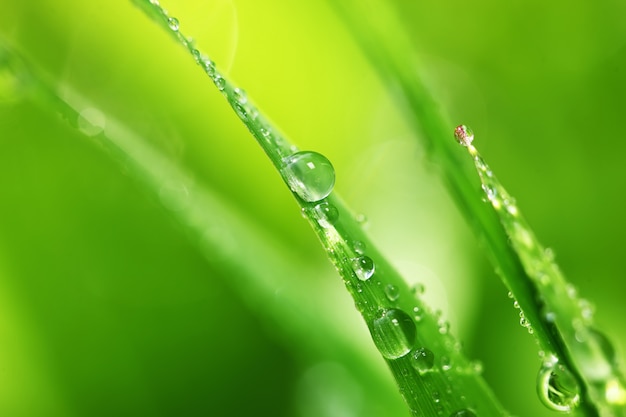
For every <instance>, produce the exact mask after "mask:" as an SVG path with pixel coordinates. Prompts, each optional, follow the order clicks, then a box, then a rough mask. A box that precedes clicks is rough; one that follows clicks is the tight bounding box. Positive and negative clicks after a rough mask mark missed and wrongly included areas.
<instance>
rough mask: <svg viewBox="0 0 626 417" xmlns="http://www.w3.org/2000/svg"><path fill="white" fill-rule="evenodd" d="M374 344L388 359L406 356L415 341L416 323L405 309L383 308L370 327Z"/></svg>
mask: <svg viewBox="0 0 626 417" xmlns="http://www.w3.org/2000/svg"><path fill="white" fill-rule="evenodd" d="M370 331H371V333H372V339H373V340H374V344H375V345H376V347H377V348H378V350H379V351H380V353H381V354H382V355H383V356H384V357H385V358H387V359H397V358H401V357H403V356H405V355H406V354H407V353H409V352H410V351H411V349H412V348H413V344H414V343H415V335H416V329H415V323H413V320H411V317H409V315H408V314H406V313H405V312H404V311H402V310H399V309H396V308H391V309H388V310H383V311H382V312H381V315H380V317H378V318H376V319H375V320H374V321H373V323H372V326H371V329H370Z"/></svg>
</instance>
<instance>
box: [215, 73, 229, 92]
mask: <svg viewBox="0 0 626 417" xmlns="http://www.w3.org/2000/svg"><path fill="white" fill-rule="evenodd" d="M213 82H214V83H215V86H216V87H217V89H218V90H220V91H224V89H225V88H226V80H225V79H224V77H222V76H221V75H217V74H216V75H215V77H214V78H213Z"/></svg>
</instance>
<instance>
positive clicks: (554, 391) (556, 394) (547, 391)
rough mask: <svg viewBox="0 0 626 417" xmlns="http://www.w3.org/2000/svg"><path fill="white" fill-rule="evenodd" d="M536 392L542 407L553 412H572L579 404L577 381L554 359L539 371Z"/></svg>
mask: <svg viewBox="0 0 626 417" xmlns="http://www.w3.org/2000/svg"><path fill="white" fill-rule="evenodd" d="M537 391H538V394H539V398H540V399H541V401H542V402H543V403H544V405H545V406H546V407H548V408H550V409H552V410H555V411H564V412H569V411H572V410H573V409H575V408H576V407H577V406H578V404H579V402H580V394H579V391H580V387H579V386H578V381H576V378H575V377H574V375H572V373H571V372H570V371H569V370H568V369H567V368H566V367H565V366H563V365H562V364H560V363H558V360H556V358H554V357H551V358H550V359H549V360H548V361H546V363H544V365H543V366H542V367H541V369H540V370H539V375H538V378H537Z"/></svg>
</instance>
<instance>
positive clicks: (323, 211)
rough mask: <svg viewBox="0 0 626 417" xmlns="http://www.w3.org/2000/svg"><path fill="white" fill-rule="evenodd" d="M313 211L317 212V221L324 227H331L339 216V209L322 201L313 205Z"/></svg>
mask: <svg viewBox="0 0 626 417" xmlns="http://www.w3.org/2000/svg"><path fill="white" fill-rule="evenodd" d="M315 212H316V213H317V216H318V219H317V223H318V224H319V225H320V226H322V227H323V228H324V229H328V228H331V227H332V226H333V225H334V224H335V222H336V221H337V219H338V218H339V211H338V210H337V207H335V206H333V205H332V204H329V203H327V202H326V201H324V202H323V203H319V204H318V205H316V206H315Z"/></svg>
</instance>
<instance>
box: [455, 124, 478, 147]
mask: <svg viewBox="0 0 626 417" xmlns="http://www.w3.org/2000/svg"><path fill="white" fill-rule="evenodd" d="M454 138H455V139H456V140H457V142H459V143H460V144H461V145H463V146H469V145H471V143H472V141H473V140H474V132H472V129H470V128H469V127H467V126H465V125H459V126H457V127H456V129H454Z"/></svg>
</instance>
